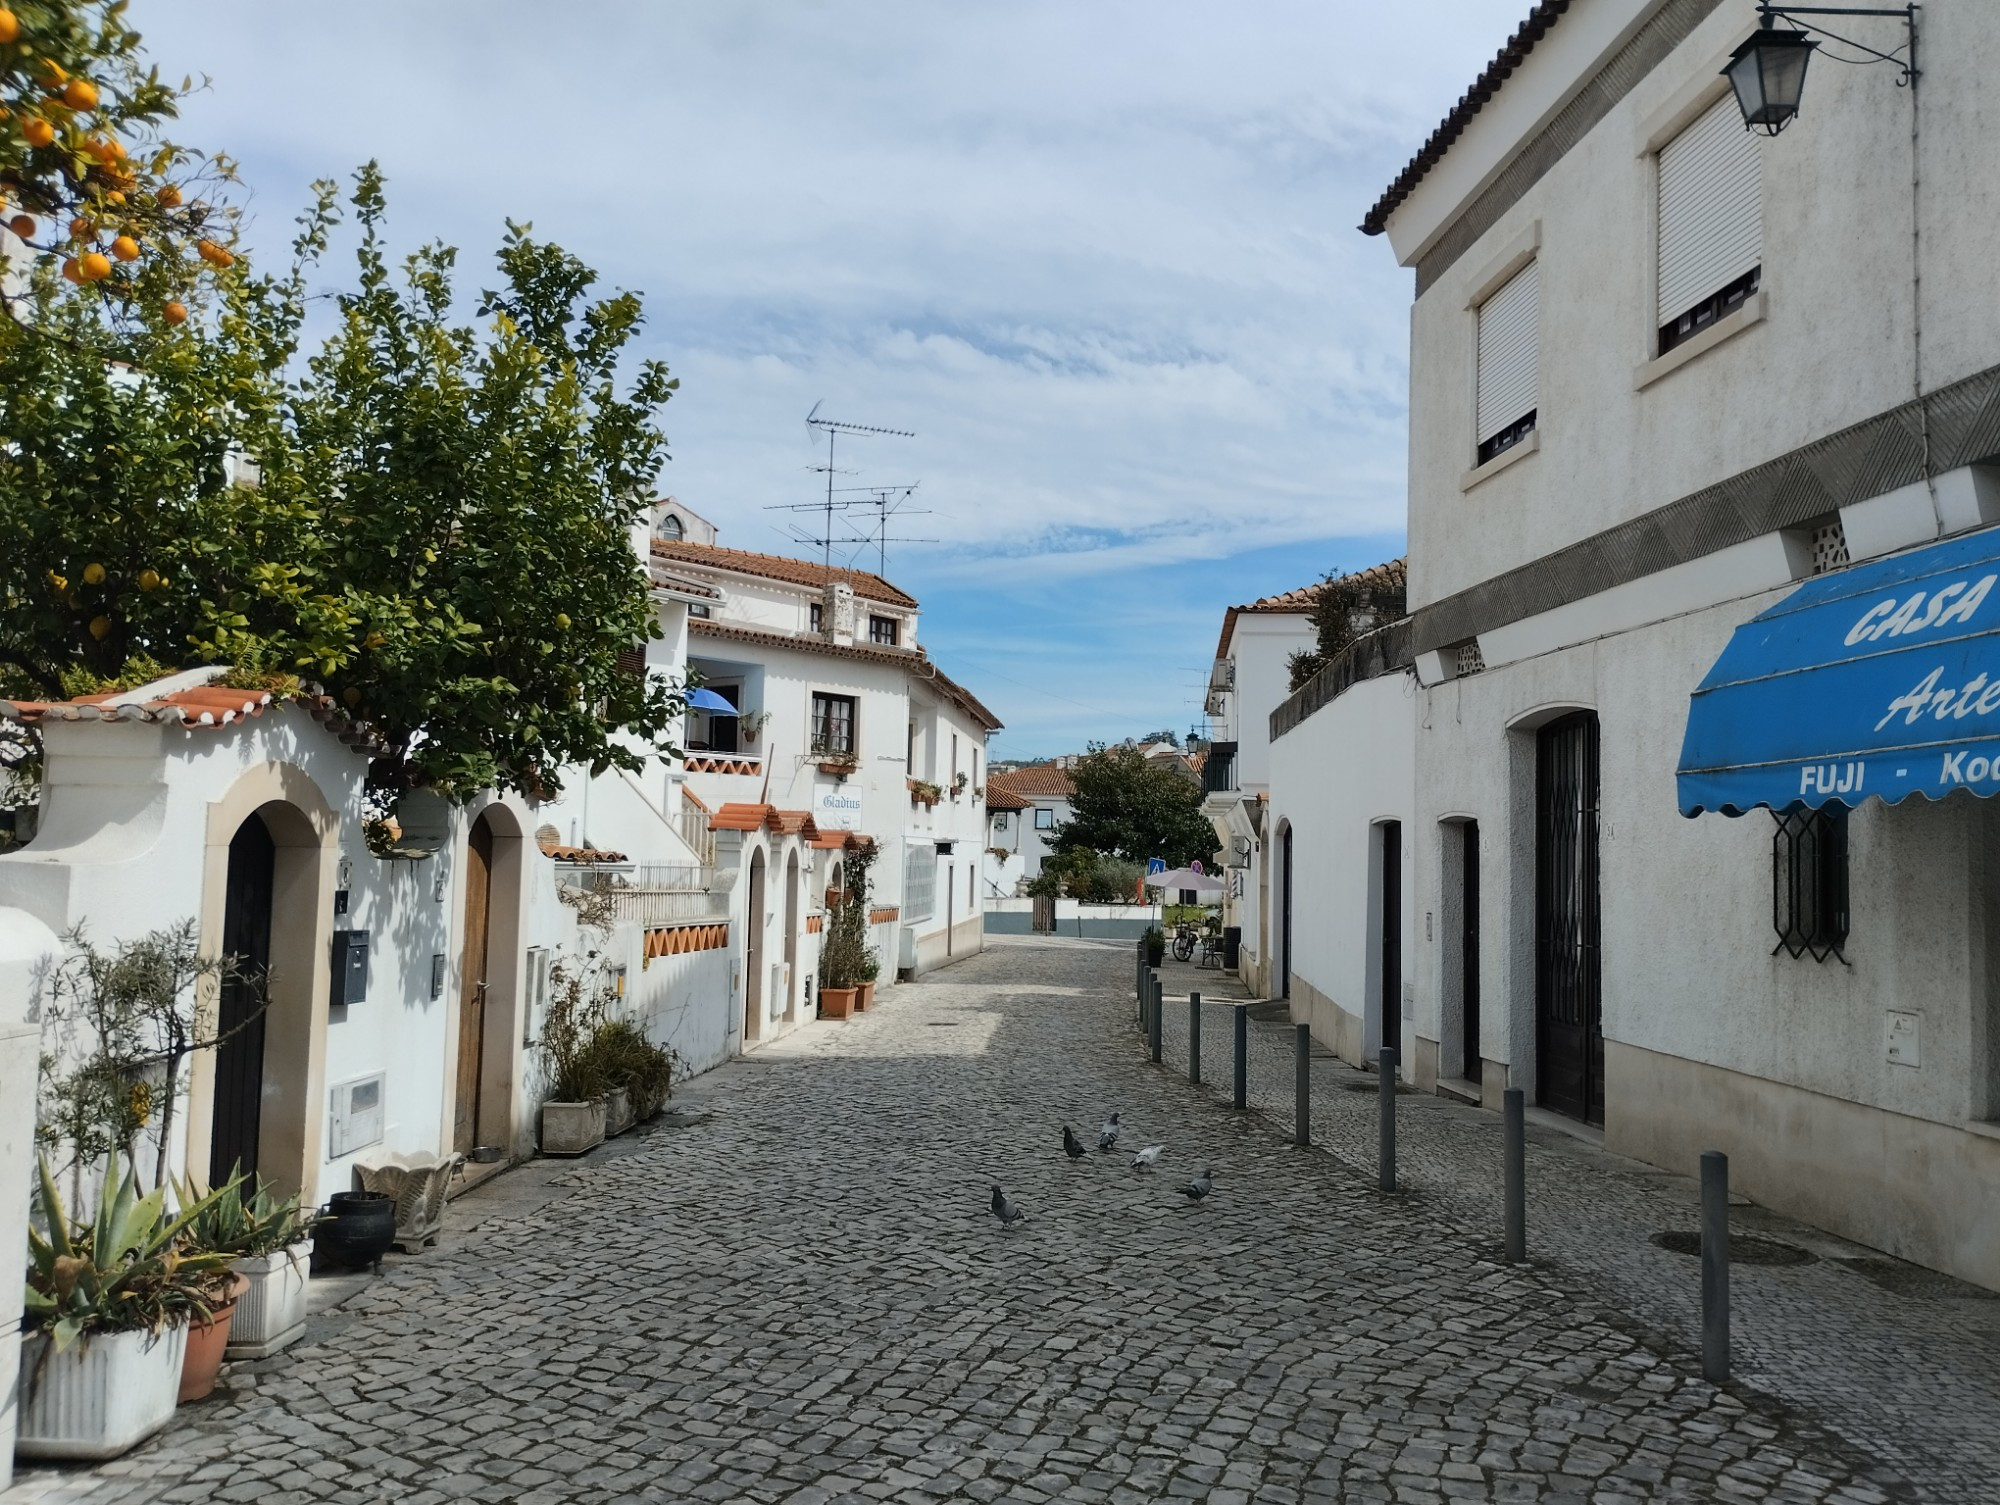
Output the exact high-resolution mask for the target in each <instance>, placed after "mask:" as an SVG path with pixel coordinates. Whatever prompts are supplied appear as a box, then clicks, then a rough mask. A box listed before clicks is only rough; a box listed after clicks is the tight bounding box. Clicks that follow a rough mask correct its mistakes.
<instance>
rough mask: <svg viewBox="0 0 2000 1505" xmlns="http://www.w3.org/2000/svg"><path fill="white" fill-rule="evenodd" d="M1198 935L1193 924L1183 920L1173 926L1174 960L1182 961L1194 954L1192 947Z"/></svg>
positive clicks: (1197, 939)
mask: <svg viewBox="0 0 2000 1505" xmlns="http://www.w3.org/2000/svg"><path fill="white" fill-rule="evenodd" d="M1199 939H1200V937H1199V936H1198V935H1197V934H1196V933H1195V928H1194V926H1192V925H1190V924H1188V922H1187V921H1185V920H1183V921H1181V923H1180V924H1178V925H1176V926H1175V927H1174V960H1175V961H1177V962H1184V961H1186V960H1187V959H1188V958H1189V957H1191V956H1193V955H1194V948H1195V946H1196V944H1197V942H1198V941H1199Z"/></svg>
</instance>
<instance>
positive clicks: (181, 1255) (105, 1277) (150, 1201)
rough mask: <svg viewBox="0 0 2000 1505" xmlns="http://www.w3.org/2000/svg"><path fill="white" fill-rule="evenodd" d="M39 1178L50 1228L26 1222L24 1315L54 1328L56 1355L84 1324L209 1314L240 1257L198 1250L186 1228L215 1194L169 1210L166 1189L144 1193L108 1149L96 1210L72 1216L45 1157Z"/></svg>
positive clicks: (123, 1324)
mask: <svg viewBox="0 0 2000 1505" xmlns="http://www.w3.org/2000/svg"><path fill="white" fill-rule="evenodd" d="M41 1178H42V1216H43V1219H44V1220H45V1221H46V1223H47V1224H48V1231H47V1233H46V1234H44V1233H43V1232H42V1231H41V1230H40V1229H37V1228H34V1227H32V1226H31V1227H30V1228H29V1229H28V1289H27V1293H26V1297H27V1299H26V1303H25V1319H26V1324H27V1325H28V1326H30V1327H35V1328H41V1329H44V1330H46V1331H47V1332H48V1333H49V1335H50V1337H51V1338H52V1339H53V1341H54V1346H55V1349H56V1351H57V1352H58V1353H60V1352H61V1351H62V1350H63V1349H65V1348H68V1347H69V1345H70V1344H72V1343H74V1342H75V1341H76V1340H77V1339H78V1338H79V1337H81V1336H82V1335H83V1334H84V1333H86V1332H136V1331H139V1330H141V1329H150V1330H152V1331H154V1332H157V1331H159V1330H160V1329H161V1328H164V1327H172V1326H175V1325H177V1324H180V1323H183V1322H193V1321H202V1322H205V1321H207V1320H209V1317H210V1311H209V1301H210V1299H211V1295H212V1292H213V1291H214V1288H215V1285H216V1283H217V1281H218V1279H220V1278H221V1277H222V1276H223V1274H224V1272H225V1271H226V1270H227V1268H228V1265H229V1261H230V1260H231V1259H232V1258H233V1257H234V1256H232V1255H230V1254H227V1253H223V1252H220V1251H213V1250H200V1249H195V1248H190V1247H188V1240H187V1238H186V1235H187V1232H188V1229H189V1228H190V1227H192V1226H193V1225H194V1223H195V1222H196V1221H197V1220H198V1219H199V1218H200V1217H201V1216H202V1215H203V1214H204V1213H205V1212H206V1211H207V1210H208V1209H209V1207H210V1205H211V1204H212V1202H213V1201H214V1199H215V1198H216V1196H217V1195H218V1194H217V1193H215V1192H210V1193H209V1194H208V1195H207V1196H206V1197H202V1198H199V1199H197V1200H196V1201H195V1202H194V1203H193V1205H191V1206H187V1207H183V1208H182V1209H181V1211H180V1212H179V1213H178V1214H170V1213H169V1212H168V1211H167V1204H166V1190H165V1188H163V1187H161V1188H155V1189H154V1190H153V1191H152V1192H150V1193H148V1194H147V1195H146V1196H143V1197H142V1196H140V1195H139V1181H138V1174H137V1172H136V1171H133V1172H131V1173H129V1174H128V1173H127V1169H126V1167H125V1166H123V1165H122V1164H120V1163H119V1161H118V1159H117V1158H116V1157H115V1156H107V1157H106V1158H105V1163H104V1189H103V1191H102V1192H101V1193H100V1194H99V1196H98V1201H97V1216H96V1217H95V1218H94V1219H93V1220H92V1221H91V1222H89V1223H74V1224H73V1223H71V1221H70V1217H69V1212H68V1209H67V1208H65V1207H64V1206H63V1201H62V1193H61V1192H60V1191H58V1190H57V1189H56V1178H55V1175H54V1173H53V1172H51V1171H50V1170H49V1162H48V1158H47V1157H46V1156H43V1157H41ZM232 1184H233V1183H232Z"/></svg>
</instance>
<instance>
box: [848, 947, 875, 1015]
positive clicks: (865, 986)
mask: <svg viewBox="0 0 2000 1505" xmlns="http://www.w3.org/2000/svg"><path fill="white" fill-rule="evenodd" d="M881 975H882V955H881V953H880V952H878V951H877V950H876V949H875V948H874V947H873V946H870V947H869V948H868V950H867V952H866V953H865V954H864V955H863V957H862V959H861V986H860V987H859V989H858V990H857V991H856V993H855V996H854V1006H855V1007H856V1008H857V1009H859V1010H861V1011H862V1012H863V1013H866V1012H867V1011H868V1010H869V1009H872V1008H873V1007H875V979H876V978H878V977H880V976H881Z"/></svg>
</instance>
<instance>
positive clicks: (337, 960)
mask: <svg viewBox="0 0 2000 1505" xmlns="http://www.w3.org/2000/svg"><path fill="white" fill-rule="evenodd" d="M367 1000H368V932H367V931H365V930H336V931H334V933H333V1006H334V1007H335V1008H343V1007H345V1006H346V1005H348V1004H350V1003H365V1002H367Z"/></svg>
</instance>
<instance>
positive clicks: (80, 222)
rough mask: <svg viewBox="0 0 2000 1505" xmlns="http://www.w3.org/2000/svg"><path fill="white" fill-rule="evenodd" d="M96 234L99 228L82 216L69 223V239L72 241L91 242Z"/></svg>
mask: <svg viewBox="0 0 2000 1505" xmlns="http://www.w3.org/2000/svg"><path fill="white" fill-rule="evenodd" d="M96 234H97V226H95V225H94V224H92V223H91V222H90V221H89V220H87V219H85V218H84V217H83V216H82V215H80V214H79V215H78V216H77V217H76V218H75V219H73V220H71V221H70V222H69V237H70V239H71V240H89V239H91V238H92V237H93V236H95V235H96Z"/></svg>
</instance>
